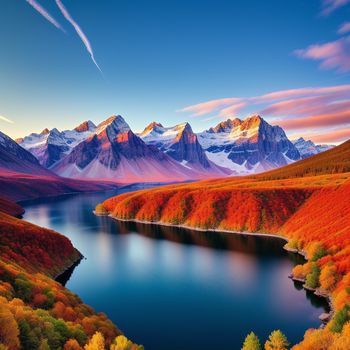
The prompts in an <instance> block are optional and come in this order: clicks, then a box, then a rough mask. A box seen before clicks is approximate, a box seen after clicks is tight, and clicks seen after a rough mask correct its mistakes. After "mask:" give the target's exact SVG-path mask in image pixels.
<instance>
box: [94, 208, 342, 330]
mask: <svg viewBox="0 0 350 350" xmlns="http://www.w3.org/2000/svg"><path fill="white" fill-rule="evenodd" d="M93 213H94V215H96V216H106V217H110V218H112V219H114V220H116V221H122V222H134V223H139V224H146V225H159V226H166V227H177V228H183V229H187V230H194V231H200V232H216V233H229V234H236V235H242V236H256V237H272V238H278V239H282V240H284V241H285V242H286V244H285V245H284V246H283V249H284V250H285V251H287V252H289V253H293V254H298V255H301V256H302V257H303V258H304V259H305V260H306V261H308V259H307V256H306V253H305V252H304V251H303V250H298V249H294V248H289V247H287V243H288V242H289V238H288V237H285V236H282V235H277V234H273V233H265V232H263V233H261V232H248V231H241V232H237V231H233V230H225V229H213V228H208V229H204V228H199V227H192V226H188V225H176V224H169V223H166V222H162V221H147V220H138V219H120V218H117V217H115V216H113V215H111V214H101V213H97V212H96V211H95V210H93ZM288 277H289V278H290V279H292V280H293V281H295V282H299V283H302V286H303V289H304V290H307V291H310V292H312V293H314V294H315V295H316V296H318V297H320V298H324V299H326V301H327V303H328V306H329V309H330V311H329V312H323V313H322V314H321V315H320V316H319V319H320V320H321V321H322V324H321V325H320V328H322V327H324V325H325V324H327V323H328V322H329V321H330V320H331V319H332V318H333V316H334V313H335V308H334V304H333V299H332V297H331V295H330V294H329V293H327V292H325V291H321V290H320V289H318V288H316V289H314V288H309V287H308V286H306V284H305V282H306V280H305V279H300V278H296V277H294V276H293V274H290V275H289V276H288Z"/></svg>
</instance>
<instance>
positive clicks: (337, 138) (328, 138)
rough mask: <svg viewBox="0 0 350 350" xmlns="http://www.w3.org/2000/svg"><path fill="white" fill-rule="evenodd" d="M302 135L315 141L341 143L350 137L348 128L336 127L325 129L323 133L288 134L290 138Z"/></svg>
mask: <svg viewBox="0 0 350 350" xmlns="http://www.w3.org/2000/svg"><path fill="white" fill-rule="evenodd" d="M299 137H303V138H305V139H307V140H312V141H313V142H316V143H341V142H344V141H345V140H348V139H349V138H350V128H347V129H343V128H342V129H337V130H332V131H327V132H325V133H320V132H317V133H316V132H315V133H306V134H305V133H303V134H293V135H290V139H291V140H294V139H298V138H299Z"/></svg>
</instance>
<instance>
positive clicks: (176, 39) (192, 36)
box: [0, 0, 350, 141]
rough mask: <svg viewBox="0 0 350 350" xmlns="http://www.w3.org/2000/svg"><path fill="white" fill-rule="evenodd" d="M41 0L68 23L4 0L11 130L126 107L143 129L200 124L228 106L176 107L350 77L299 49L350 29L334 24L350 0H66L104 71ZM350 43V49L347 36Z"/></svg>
mask: <svg viewBox="0 0 350 350" xmlns="http://www.w3.org/2000/svg"><path fill="white" fill-rule="evenodd" d="M328 1H329V0H328ZM37 2H38V3H40V4H41V5H42V6H43V7H44V8H45V9H46V10H47V11H48V12H49V13H50V14H51V15H52V17H53V18H55V20H57V22H58V23H59V24H60V25H61V26H62V27H63V28H64V30H65V31H66V33H63V32H62V31H60V30H59V29H57V28H56V27H55V26H54V25H52V24H51V23H50V22H49V21H47V20H46V19H45V18H44V17H43V16H41V15H40V14H39V13H38V12H37V11H35V9H34V8H33V7H31V6H30V5H29V4H28V3H27V2H26V1H25V0H16V1H14V0H0V6H1V11H0V52H1V54H0V82H1V83H0V115H1V116H4V117H6V118H8V119H10V120H12V121H13V122H14V123H13V124H11V123H7V122H5V121H0V130H2V131H3V132H5V133H7V134H9V135H10V136H11V137H19V136H23V135H26V134H28V133H30V132H35V131H36V132H38V131H40V130H41V129H43V128H44V127H48V128H53V127H57V128H59V129H67V128H72V127H74V126H75V125H76V124H79V123H80V122H81V121H83V120H87V119H91V120H93V121H94V122H96V123H98V122H100V121H102V120H104V119H106V118H107V117H108V116H109V115H111V114H122V115H123V116H124V117H125V119H126V120H127V121H128V122H129V124H130V126H131V127H132V128H133V129H134V130H136V131H138V130H142V129H143V128H144V126H145V125H146V124H148V123H149V122H151V121H153V120H156V121H160V122H161V123H163V124H164V125H172V124H176V123H179V122H183V121H189V122H190V123H191V125H192V126H193V128H194V129H195V130H196V131H199V130H202V129H204V128H208V127H209V126H211V125H213V124H216V123H217V122H219V121H220V120H221V119H223V118H224V117H225V116H223V115H218V114H219V113H217V112H216V111H215V110H213V111H211V112H210V113H209V114H208V115H207V116H194V115H193V114H195V113H180V112H177V111H178V110H181V109H183V108H185V107H187V106H191V105H196V104H199V103H201V102H205V101H210V100H216V99H222V98H227V97H251V96H261V95H264V94H267V93H270V92H274V91H280V90H286V89H297V88H305V87H314V88H320V87H328V86H338V85H345V84H350V79H349V78H350V75H349V70H350V69H346V68H347V67H345V69H341V68H342V67H340V66H339V65H340V64H339V65H338V66H337V64H335V65H334V66H333V67H332V66H330V65H329V64H328V65H327V63H326V66H325V67H323V68H322V67H321V68H320V63H322V60H321V61H318V60H317V59H315V57H314V56H312V57H311V56H310V52H309V51H310V50H309V51H303V52H302V53H301V52H299V53H298V54H297V53H296V52H295V50H298V49H306V48H308V47H309V46H310V45H313V44H320V45H321V44H324V43H330V42H334V41H336V40H339V39H340V38H347V36H346V35H347V33H343V34H342V35H340V34H338V33H337V30H338V29H339V27H340V26H341V25H342V24H343V23H344V22H347V21H348V20H350V16H349V15H350V6H349V5H345V6H343V7H341V8H338V9H335V10H334V11H330V12H331V13H327V14H325V13H323V14H322V13H321V11H322V0H307V1H304V0H283V1H281V0H267V1H261V0H240V1H238V0H237V1H235V0H210V1H209V0H201V1H199V0H167V1H164V0H163V1H161V0H148V1H145V0H144V1H141V0H137V1H135V0H113V1H112V0H110V1H107V0H99V1H98V0H89V1H87V0H74V1H73V0H62V2H63V3H64V5H65V6H66V8H67V10H68V11H69V13H70V15H71V16H72V17H73V18H74V20H76V22H77V23H78V24H79V25H80V27H81V28H82V30H83V31H84V33H85V34H86V36H87V37H88V39H89V41H90V43H91V46H92V48H93V51H94V55H95V59H96V61H97V62H98V64H99V66H100V67H101V70H102V72H103V75H102V74H101V73H100V72H99V70H98V69H97V68H96V66H95V65H94V63H93V62H92V60H91V57H90V55H89V53H88V52H87V50H86V48H85V47H84V45H83V43H82V41H81V40H80V38H79V36H78V35H77V33H76V32H75V30H74V28H73V27H72V26H71V24H70V23H69V22H68V21H67V20H66V19H65V18H64V17H63V16H62V13H61V12H60V10H59V8H58V7H57V5H56V3H55V1H54V0H46V1H44V0H37ZM329 2H332V0H330V1H329ZM341 44H342V43H341ZM342 45H343V46H344V47H345V55H346V54H347V52H348V51H347V49H348V46H349V45H348V43H347V42H344V44H342ZM338 46H339V45H338ZM338 46H337V47H338ZM311 54H313V53H312V52H311ZM349 57H350V54H349ZM343 68H344V67H343ZM337 98H338V99H339V96H338V97H337ZM342 98H343V99H344V98H346V99H347V96H345V97H344V96H342ZM254 108H255V109H256V108H257V107H256V106H249V105H248V106H247V107H246V109H242V110H239V111H237V115H238V116H240V117H245V116H246V113H249V112H254V111H255V110H254ZM268 117H269V116H268ZM281 117H283V115H282V116H281ZM286 117H288V116H287V115H286ZM273 118H274V116H272V117H271V119H272V120H273ZM347 121H348V119H346V118H345V119H343V120H342V124H339V125H337V126H336V127H337V128H338V129H340V127H341V128H346V127H347V126H348V124H350V121H349V123H347ZM334 127H335V125H333V126H332V128H334ZM338 129H334V130H338ZM313 131H315V132H318V130H313V127H312V128H311V129H310V126H309V127H308V128H307V129H305V130H303V129H302V130H300V128H299V129H298V130H291V131H290V133H292V134H297V133H300V134H301V133H303V132H305V133H306V134H307V135H309V134H312V133H313ZM324 132H325V130H324ZM325 141H327V140H325Z"/></svg>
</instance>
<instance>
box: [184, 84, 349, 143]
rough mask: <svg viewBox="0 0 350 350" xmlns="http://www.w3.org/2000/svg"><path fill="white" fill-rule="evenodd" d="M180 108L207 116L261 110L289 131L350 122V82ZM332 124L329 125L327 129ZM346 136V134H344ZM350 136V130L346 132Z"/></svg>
mask: <svg viewBox="0 0 350 350" xmlns="http://www.w3.org/2000/svg"><path fill="white" fill-rule="evenodd" d="M179 112H186V113H190V114H191V115H192V116H203V117H204V116H206V117H205V119H204V120H206V121H208V120H212V119H214V117H216V118H219V119H224V118H233V117H236V116H242V115H244V114H249V113H259V114H261V115H262V116H263V117H265V118H266V119H268V120H269V122H270V123H271V124H274V125H280V126H282V127H283V128H284V129H286V130H287V131H288V132H291V131H293V130H307V131H310V130H318V132H319V134H320V135H323V134H326V133H328V132H329V130H328V129H329V128H330V127H331V128H337V127H341V128H344V127H346V126H350V85H339V86H330V87H321V88H300V89H289V90H280V91H275V92H272V93H268V94H265V95H260V96H252V97H230V98H224V99H217V100H212V101H207V102H204V103H199V104H196V105H193V106H187V107H185V108H182V109H181V110H179ZM327 128H328V129H327ZM344 137H345V136H344ZM346 137H347V138H350V134H347V135H346Z"/></svg>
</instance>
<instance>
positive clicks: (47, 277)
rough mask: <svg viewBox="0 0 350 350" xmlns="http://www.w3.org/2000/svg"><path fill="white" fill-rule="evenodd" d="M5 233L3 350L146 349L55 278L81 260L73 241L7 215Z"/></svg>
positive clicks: (1, 239)
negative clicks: (129, 338) (133, 341)
mask: <svg viewBox="0 0 350 350" xmlns="http://www.w3.org/2000/svg"><path fill="white" fill-rule="evenodd" d="M7 202H8V201H6V200H3V201H0V204H1V203H7ZM9 208H10V209H11V210H12V209H13V208H14V209H16V210H15V212H18V206H17V205H13V206H11V207H9ZM19 211H21V210H19ZM0 231H1V234H0V349H1V350H6V349H8V350H19V349H26V350H27V349H28V350H37V349H40V350H50V349H51V350H54V349H57V350H59V349H64V350H79V349H86V350H104V349H111V350H141V349H143V347H142V346H138V345H136V344H133V343H132V342H131V341H130V340H128V339H127V338H126V337H125V336H124V335H123V334H122V333H121V331H120V330H119V329H118V328H116V327H115V326H114V324H113V323H112V322H111V321H110V320H109V319H108V318H107V317H106V315H104V314H103V313H96V312H94V310H93V309H92V308H91V307H89V306H88V305H85V304H84V303H83V302H82V301H81V300H80V298H79V297H78V296H77V295H75V294H74V293H72V292H71V291H69V290H68V289H66V288H64V287H63V286H62V285H61V284H60V283H58V282H56V281H55V280H54V279H53V278H54V277H55V276H57V275H59V274H60V273H62V272H63V271H64V270H65V269H67V268H68V267H70V266H71V265H72V264H73V263H75V262H77V261H78V260H80V259H81V254H80V253H79V252H78V251H77V250H76V249H75V248H74V247H73V245H72V244H71V242H70V241H69V239H68V238H66V237H64V236H62V235H60V234H58V233H56V232H54V231H51V230H48V229H44V228H41V227H38V226H36V225H33V224H30V223H28V222H26V221H24V220H20V219H17V218H15V217H12V216H10V215H7V214H5V213H4V212H0Z"/></svg>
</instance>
